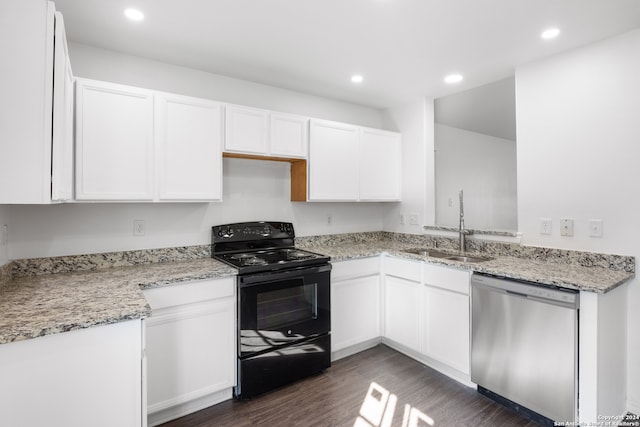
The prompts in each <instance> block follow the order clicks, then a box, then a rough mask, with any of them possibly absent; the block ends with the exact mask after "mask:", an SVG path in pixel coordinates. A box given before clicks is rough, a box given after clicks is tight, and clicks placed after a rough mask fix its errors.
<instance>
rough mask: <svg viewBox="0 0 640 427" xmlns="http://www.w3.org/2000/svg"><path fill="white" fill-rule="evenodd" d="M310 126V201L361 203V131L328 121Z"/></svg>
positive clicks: (312, 121) (316, 122)
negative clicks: (359, 168)
mask: <svg viewBox="0 0 640 427" xmlns="http://www.w3.org/2000/svg"><path fill="white" fill-rule="evenodd" d="M309 126H310V130H309V135H310V136H309V200H310V201H316V200H323V201H351V200H358V196H359V173H358V138H359V128H358V127H357V126H352V125H347V124H344V123H336V122H329V121H325V120H311V122H310V125H309Z"/></svg>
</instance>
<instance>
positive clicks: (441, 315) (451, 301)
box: [423, 286, 469, 375]
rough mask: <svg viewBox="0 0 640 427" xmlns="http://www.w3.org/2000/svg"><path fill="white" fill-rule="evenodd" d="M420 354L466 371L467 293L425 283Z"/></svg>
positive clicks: (467, 365)
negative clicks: (422, 347) (422, 340)
mask: <svg viewBox="0 0 640 427" xmlns="http://www.w3.org/2000/svg"><path fill="white" fill-rule="evenodd" d="M424 315H425V320H424V326H425V329H424V349H423V353H424V354H426V355H427V356H429V357H431V358H433V359H436V360H438V361H440V362H442V363H444V364H446V365H449V366H451V367H452V368H455V369H457V370H459V371H460V372H462V373H464V374H467V375H468V374H469V295H466V294H461V293H457V292H452V291H447V290H444V289H439V288H435V287H431V286H425V292H424Z"/></svg>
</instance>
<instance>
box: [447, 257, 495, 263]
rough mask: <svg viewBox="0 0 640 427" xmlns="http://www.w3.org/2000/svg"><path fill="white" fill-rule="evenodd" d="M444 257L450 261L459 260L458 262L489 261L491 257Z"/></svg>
mask: <svg viewBox="0 0 640 427" xmlns="http://www.w3.org/2000/svg"><path fill="white" fill-rule="evenodd" d="M446 259H450V260H451V261H460V262H485V261H491V260H492V259H493V258H489V257H484V256H470V255H452V256H448V257H446Z"/></svg>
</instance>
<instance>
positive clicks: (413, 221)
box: [409, 213, 418, 225]
mask: <svg viewBox="0 0 640 427" xmlns="http://www.w3.org/2000/svg"><path fill="white" fill-rule="evenodd" d="M409 224H410V225H418V214H416V213H414V214H409Z"/></svg>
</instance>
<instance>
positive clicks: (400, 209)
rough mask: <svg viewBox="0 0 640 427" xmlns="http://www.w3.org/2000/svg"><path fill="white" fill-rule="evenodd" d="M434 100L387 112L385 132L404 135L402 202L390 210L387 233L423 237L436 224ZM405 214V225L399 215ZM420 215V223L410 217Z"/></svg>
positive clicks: (410, 104)
mask: <svg viewBox="0 0 640 427" xmlns="http://www.w3.org/2000/svg"><path fill="white" fill-rule="evenodd" d="M433 123H434V122H433V99H420V100H417V101H415V102H413V103H409V104H407V105H402V106H398V107H394V108H389V109H388V110H385V111H384V115H383V125H384V127H385V129H390V130H394V131H396V132H401V133H402V183H403V185H402V203H400V204H397V205H395V206H392V207H391V208H390V209H388V212H387V214H386V217H385V223H384V230H385V231H391V232H398V233H410V234H421V233H422V226H423V225H432V224H433V211H434V210H433V197H431V196H432V189H433V179H434V178H433V164H434V159H433V135H434V134H433ZM401 214H402V215H404V217H405V219H404V222H405V223H404V224H401V223H400V215H401ZM411 214H416V215H418V218H419V220H418V224H417V225H412V224H410V223H409V215H411Z"/></svg>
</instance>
